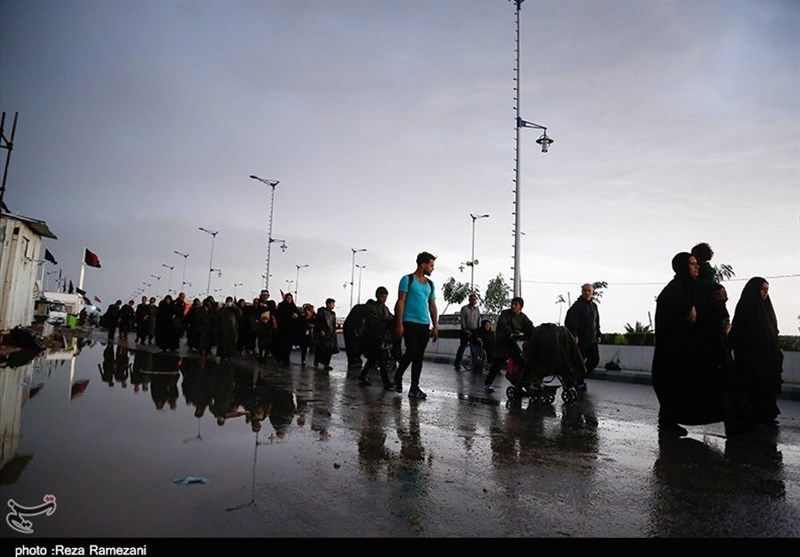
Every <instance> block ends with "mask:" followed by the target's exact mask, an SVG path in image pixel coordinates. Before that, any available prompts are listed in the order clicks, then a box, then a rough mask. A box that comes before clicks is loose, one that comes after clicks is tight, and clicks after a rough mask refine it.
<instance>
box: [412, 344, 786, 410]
mask: <svg viewBox="0 0 800 557" xmlns="http://www.w3.org/2000/svg"><path fill="white" fill-rule="evenodd" d="M458 343H459V340H458V339H457V338H443V339H439V340H438V341H436V342H429V343H428V348H427V349H426V350H425V357H426V358H427V359H429V360H432V361H435V362H440V363H447V362H450V363H452V362H453V360H455V356H456V350H458ZM599 349H600V350H599V351H600V363H599V364H598V366H597V370H596V371H595V373H594V374H593V375H592V377H596V378H598V379H616V380H623V381H630V382H634V383H649V382H650V374H651V372H652V370H653V368H652V364H653V351H654V350H655V347H654V346H629V345H615V344H601V345H600V346H599ZM615 358H618V359H619V363H620V367H621V368H622V370H621V371H618V372H609V371H606V369H605V364H606V362H608V361H610V360H612V359H615ZM783 393H784V396H785V397H786V398H790V399H792V400H800V352H787V351H784V352H783Z"/></svg>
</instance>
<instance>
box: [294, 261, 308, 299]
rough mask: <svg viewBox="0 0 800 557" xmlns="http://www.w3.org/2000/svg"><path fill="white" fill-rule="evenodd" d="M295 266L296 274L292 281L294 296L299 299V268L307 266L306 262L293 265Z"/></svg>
mask: <svg viewBox="0 0 800 557" xmlns="http://www.w3.org/2000/svg"><path fill="white" fill-rule="evenodd" d="M295 267H297V276H296V277H295V281H294V297H295V298H297V299H298V300H299V299H300V294H299V292H300V269H304V268H305V267H308V264H305V265H295Z"/></svg>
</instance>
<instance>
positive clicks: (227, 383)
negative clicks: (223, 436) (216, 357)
mask: <svg viewBox="0 0 800 557" xmlns="http://www.w3.org/2000/svg"><path fill="white" fill-rule="evenodd" d="M209 368H210V369H209V371H211V372H212V377H213V379H212V381H211V389H212V392H213V401H212V403H211V413H212V414H214V417H215V418H216V419H217V425H219V426H223V425H225V420H226V419H227V418H228V417H229V413H230V412H234V411H236V410H237V409H238V403H236V402H234V388H235V384H234V371H233V369H231V368H230V367H228V366H218V365H216V364H215V363H213V362H212V363H211V365H210V366H209Z"/></svg>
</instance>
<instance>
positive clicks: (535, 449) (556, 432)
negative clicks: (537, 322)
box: [0, 341, 800, 538]
mask: <svg viewBox="0 0 800 557" xmlns="http://www.w3.org/2000/svg"><path fill="white" fill-rule="evenodd" d="M16 364H17V365H15V366H14V367H7V368H4V369H2V370H0V403H2V406H1V407H0V426H2V445H1V446H2V453H1V454H0V457H2V460H0V463H1V464H2V469H0V500H1V501H2V502H3V504H4V505H5V504H6V502H8V501H13V502H14V503H15V504H17V505H22V506H27V507H28V508H34V507H36V506H37V505H42V504H43V501H44V499H43V498H44V497H46V496H48V495H52V496H53V497H54V501H53V502H52V505H53V508H54V509H55V510H54V511H53V512H52V513H51V514H49V515H46V514H41V515H37V516H31V517H30V518H29V523H30V528H31V532H30V533H22V532H20V531H19V530H15V529H14V528H12V527H11V526H10V524H9V521H8V520H6V521H5V522H4V523H3V524H2V526H1V528H2V529H3V536H4V537H23V536H28V537H92V536H102V537H178V536H199V537H260V536H264V537H272V536H282V537H527V536H533V537H556V538H558V537H562V538H586V537H615V538H617V537H639V538H652V537H695V538H699V537H765V538H766V537H797V536H798V534H800V449H799V448H798V447H800V403H797V402H793V401H783V400H782V401H780V405H781V409H782V411H783V414H782V416H781V427H780V428H779V429H778V430H775V431H760V432H757V433H756V434H752V435H749V436H747V437H743V438H732V439H727V438H725V436H724V434H723V427H722V425H721V424H712V425H710V426H702V427H693V428H690V431H691V434H690V436H689V437H687V438H684V439H661V440H659V438H658V435H657V433H656V431H655V428H654V422H655V415H656V409H657V403H656V401H655V396H654V395H653V393H652V389H651V388H650V387H648V386H646V385H635V384H626V383H615V382H612V381H590V389H589V391H587V392H586V393H582V394H581V396H580V397H579V399H578V400H577V401H576V402H575V403H573V404H565V403H563V402H562V401H561V400H560V399H557V401H556V402H554V403H553V404H543V403H540V402H537V401H534V400H530V399H523V400H521V401H514V402H513V403H510V404H509V403H507V402H506V397H505V395H504V393H503V392H501V391H503V390H504V389H498V392H497V393H494V394H492V395H486V394H484V393H483V391H482V377H480V376H479V375H477V374H472V373H469V372H462V373H457V372H455V371H454V370H453V368H452V365H448V364H445V363H433V362H426V363H425V367H424V370H423V377H422V386H423V388H424V389H425V390H426V391H427V392H428V394H429V397H428V399H427V400H417V399H409V398H407V397H406V396H405V395H400V394H397V393H394V392H387V391H384V390H383V389H382V388H381V387H380V385H377V384H376V385H374V386H371V387H364V386H360V385H359V384H358V381H357V379H356V377H357V373H358V372H353V371H350V372H348V371H347V367H346V360H345V357H344V355H343V354H339V355H336V356H335V357H334V359H333V361H332V365H333V368H334V369H333V370H331V371H329V372H328V371H323V370H322V369H319V368H318V369H315V368H314V367H312V366H305V367H303V366H300V365H299V364H292V365H289V366H276V365H274V364H272V363H269V362H268V363H266V364H258V363H257V362H256V361H255V360H254V359H253V358H251V357H249V356H247V355H245V356H242V357H241V358H235V359H234V360H233V361H231V362H224V363H219V362H217V361H216V360H215V359H208V360H202V359H200V358H199V357H197V355H196V354H194V353H189V352H187V351H186V350H185V348H184V349H182V350H181V351H179V352H177V353H176V352H160V351H158V350H156V349H154V348H153V347H151V346H144V347H137V346H135V345H134V344H133V343H132V342H129V343H125V342H121V343H120V342H115V343H107V342H100V341H88V342H81V343H79V344H78V343H76V344H75V345H73V346H72V347H69V348H68V349H65V350H63V351H59V352H48V353H46V354H42V355H40V356H38V357H36V358H34V359H33V360H32V361H30V362H27V363H23V362H19V361H18V362H16ZM502 380H503V379H502V378H500V381H502ZM4 508H5V507H4ZM9 508H10V507H9ZM51 510H52V509H51ZM6 512H8V511H6ZM12 522H13V521H12Z"/></svg>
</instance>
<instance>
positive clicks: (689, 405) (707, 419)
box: [653, 252, 723, 436]
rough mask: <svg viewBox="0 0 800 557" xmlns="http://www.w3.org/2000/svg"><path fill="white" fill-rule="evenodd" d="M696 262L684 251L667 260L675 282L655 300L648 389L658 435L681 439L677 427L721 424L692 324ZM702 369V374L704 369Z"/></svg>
mask: <svg viewBox="0 0 800 557" xmlns="http://www.w3.org/2000/svg"><path fill="white" fill-rule="evenodd" d="M699 269H700V268H699V265H698V264H697V259H695V257H694V256H693V255H691V254H690V253H687V252H682V253H679V254H677V255H676V256H675V257H673V258H672V270H673V271H675V277H674V278H673V279H672V280H671V281H670V282H669V283H668V284H667V285H666V286H665V287H664V289H663V290H662V291H661V293H660V294H659V295H658V298H657V299H656V320H655V326H656V327H655V336H656V346H655V351H654V353H653V389H654V390H655V392H656V396H657V397H658V403H659V406H660V407H659V412H658V429H659V433H661V434H672V435H679V436H682V435H686V434H687V433H688V432H687V431H686V429H684V428H683V427H681V426H680V425H678V424H687V425H699V424H709V423H714V422H719V421H722V419H723V412H722V399H721V397H720V396H719V383H718V382H717V381H715V377H714V375H715V373H714V370H711V369H707V368H705V366H703V365H701V364H702V362H704V361H705V362H707V361H708V359H707V358H705V357H702V354H703V349H704V346H703V342H702V335H701V334H700V330H699V327H697V326H696V322H697V308H696V307H695V306H696V303H697V300H696V297H697V290H696V281H697V276H698V274H699ZM704 368H705V369H704Z"/></svg>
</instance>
